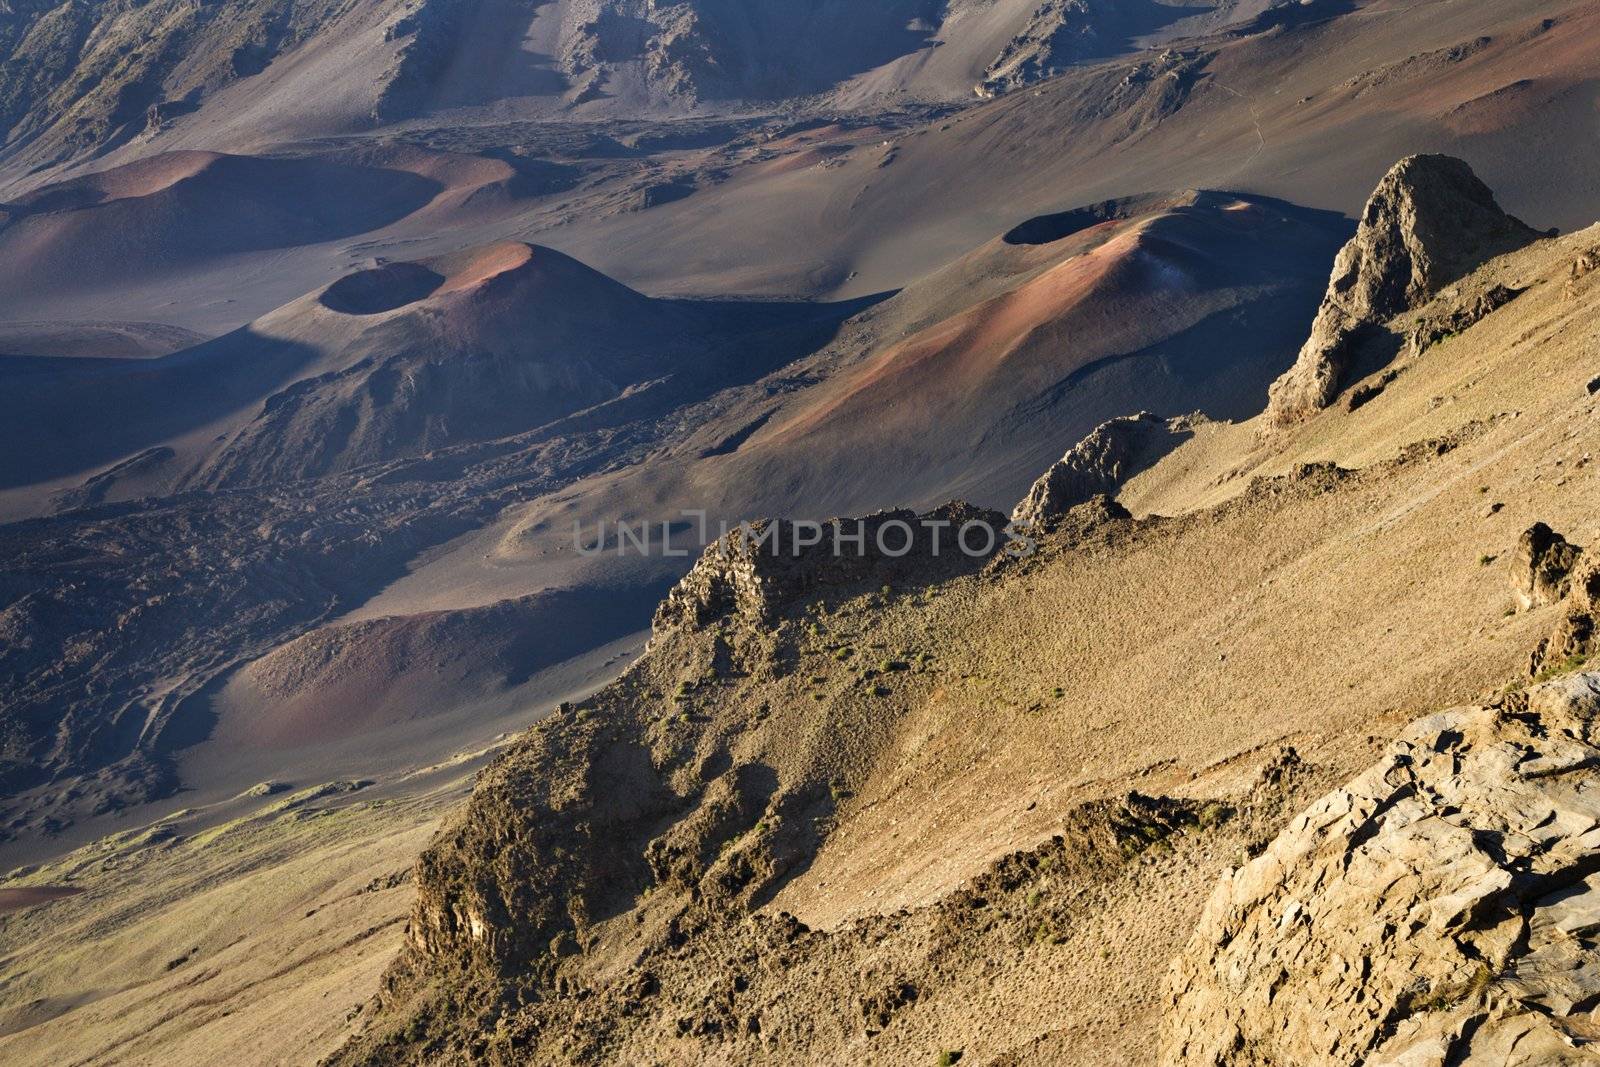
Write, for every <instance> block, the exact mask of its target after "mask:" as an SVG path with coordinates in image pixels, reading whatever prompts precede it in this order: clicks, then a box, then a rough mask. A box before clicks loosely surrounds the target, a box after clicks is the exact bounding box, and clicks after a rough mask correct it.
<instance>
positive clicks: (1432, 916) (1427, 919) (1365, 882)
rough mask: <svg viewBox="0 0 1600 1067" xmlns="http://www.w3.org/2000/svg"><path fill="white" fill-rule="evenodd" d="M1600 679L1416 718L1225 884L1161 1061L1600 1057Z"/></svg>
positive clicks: (1178, 993) (1178, 978)
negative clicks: (1597, 1013) (1593, 1014)
mask: <svg viewBox="0 0 1600 1067" xmlns="http://www.w3.org/2000/svg"><path fill="white" fill-rule="evenodd" d="M1597 717H1600V674H1595V673H1589V674H1581V675H1569V676H1567V677H1565V678H1562V679H1560V680H1557V681H1554V682H1550V683H1547V684H1545V685H1541V686H1537V687H1535V688H1533V689H1532V690H1530V691H1529V692H1528V694H1527V710H1526V711H1516V710H1513V707H1512V706H1510V705H1509V703H1508V706H1507V707H1472V708H1462V709H1457V710H1454V711H1448V712H1443V713H1441V714H1438V715H1433V716H1429V717H1428V718H1425V719H1422V720H1419V721H1418V722H1416V723H1414V724H1413V725H1412V727H1411V728H1410V730H1409V731H1408V732H1407V733H1406V735H1405V736H1404V737H1403V738H1402V739H1401V740H1399V741H1397V742H1395V744H1394V745H1393V746H1392V747H1391V748H1390V749H1389V751H1388V753H1387V754H1386V756H1385V757H1384V759H1383V760H1382V761H1381V762H1379V763H1378V764H1377V765H1376V766H1374V767H1372V768H1370V769H1369V770H1368V771H1367V772H1366V773H1364V774H1362V775H1361V776H1360V777H1358V778H1357V779H1355V781H1353V782H1351V783H1350V784H1349V785H1348V786H1346V787H1345V788H1343V789H1340V790H1338V791H1337V792H1334V793H1332V794H1330V795H1329V796H1327V797H1325V798H1324V799H1322V800H1321V801H1319V802H1318V803H1317V804H1315V805H1313V806H1312V807H1311V809H1310V810H1308V811H1307V812H1305V813H1304V814H1303V815H1301V816H1299V817H1298V818H1297V819H1295V820H1294V821H1293V822H1292V823H1291V824H1290V825H1289V828H1288V829H1287V830H1285V831H1284V832H1283V833H1282V834H1281V835H1280V836H1279V837H1278V839H1277V840H1276V841H1274V842H1273V844H1272V845H1271V846H1270V847H1269V848H1268V849H1267V850H1266V851H1265V852H1264V853H1263V854H1262V855H1260V856H1259V857H1257V858H1256V859H1254V860H1252V861H1250V862H1249V863H1247V864H1246V865H1245V866H1243V867H1242V868H1239V869H1237V870H1234V871H1232V872H1230V873H1229V874H1227V875H1226V876H1225V877H1224V879H1223V881H1222V883H1221V884H1220V885H1219V886H1218V887H1217V890H1216V892H1215V894H1214V895H1213V896H1212V898H1211V901H1210V902H1209V904H1208V905H1207V906H1206V910H1205V913H1204V915H1203V917H1202V919H1201V921H1200V924H1199V927H1198V928H1197V930H1196V931H1195V934H1194V937H1193V939H1192V940H1191V941H1190V943H1189V945H1188V947H1187V949H1186V950H1185V951H1184V952H1183V953H1182V955H1181V956H1180V957H1179V958H1178V960H1177V961H1176V962H1175V963H1174V964H1173V970H1172V974H1171V978H1170V983H1171V984H1170V987H1169V988H1170V996H1171V1002H1170V1004H1169V1008H1168V1015H1167V1019H1166V1023H1165V1026H1164V1028H1163V1035H1162V1062H1163V1063H1168V1064H1175V1065H1176V1064H1183V1065H1184V1067H1197V1065H1211V1064H1216V1065H1220V1064H1250V1065H1268V1064H1282V1065H1285V1067H1288V1065H1291V1064H1292V1065H1295V1067H1310V1065H1316V1064H1349V1063H1366V1064H1404V1065H1406V1067H1433V1065H1443V1064H1446V1063H1450V1064H1468V1065H1477V1064H1481V1065H1484V1067H1487V1065H1490V1064H1493V1065H1495V1067H1500V1065H1503V1064H1553V1063H1596V1062H1600V1050H1597V1049H1596V1047H1595V1046H1594V1045H1592V1044H1590V1042H1591V1041H1592V1039H1593V1038H1594V1036H1595V1031H1594V1029H1593V1023H1592V1020H1591V1019H1590V1016H1589V1011H1590V1009H1591V1008H1592V1006H1593V1005H1594V1003H1595V1002H1596V999H1597V998H1600V956H1597V955H1596V954H1595V949H1596V937H1597V935H1600V725H1597V722H1596V719H1597Z"/></svg>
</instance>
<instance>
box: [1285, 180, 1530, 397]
mask: <svg viewBox="0 0 1600 1067" xmlns="http://www.w3.org/2000/svg"><path fill="white" fill-rule="evenodd" d="M1539 236H1540V235H1539V234H1538V233H1536V232H1535V231H1534V230H1532V229H1530V228H1529V227H1528V226H1526V225H1524V224H1523V223H1522V222H1521V221H1519V220H1517V219H1515V218H1513V217H1511V216H1510V215H1507V214H1506V213H1505V212H1504V211H1502V210H1501V209H1500V205H1499V204H1498V203H1496V202H1495V198H1494V193H1493V192H1491V191H1490V189H1489V187H1488V186H1486V185H1484V184H1483V182H1481V181H1480V180H1478V177H1477V175H1475V174H1474V173H1473V172H1472V168H1471V167H1469V166H1468V165H1467V164H1466V163H1464V162H1462V161H1461V160H1459V159H1455V158H1452V157H1450V156H1437V155H1433V156H1411V157H1409V158H1406V159H1403V160H1401V161H1400V162H1399V163H1397V164H1395V166H1394V168H1393V169H1392V170H1390V171H1389V173H1388V174H1387V175H1385V176H1384V178H1383V180H1382V181H1381V182H1379V183H1378V188H1377V190H1376V191H1375V192H1374V193H1373V194H1372V198H1371V199H1370V200H1368V201H1367V206H1366V209H1365V210H1364V211H1363V212H1362V215H1361V222H1360V225H1359V226H1358V228H1357V230H1356V235H1355V236H1354V237H1353V238H1351V240H1350V242H1349V243H1348V244H1346V245H1345V246H1344V248H1343V249H1342V250H1341V251H1340V252H1339V256H1338V258H1337V259H1336V260H1335V261H1334V266H1333V277H1332V280H1331V281H1330V282H1329V283H1328V292H1327V295H1326V296H1324V297H1323V301H1322V307H1321V308H1320V309H1319V310H1318V312H1317V317H1316V321H1315V322H1314V323H1313V325H1312V328H1311V337H1310V338H1309V339H1308V340H1307V341H1306V343H1305V346H1304V347H1303V348H1301V350H1300V355H1299V358H1298V359H1297V360H1296V361H1295V364H1294V366H1293V367H1292V368H1290V369H1289V371H1288V372H1287V373H1285V374H1284V375H1283V377H1281V378H1279V379H1278V380H1277V381H1276V382H1275V383H1273V386H1272V390H1271V394H1270V402H1269V405H1268V414H1269V416H1270V418H1271V421H1272V422H1273V423H1274V424H1277V425H1286V424H1290V423H1294V422H1297V421H1299V420H1301V419H1304V418H1306V417H1307V416H1309V415H1311V414H1313V413H1314V412H1316V411H1319V410H1321V409H1323V408H1325V407H1327V406H1328V405H1330V404H1331V403H1332V402H1333V400H1334V398H1335V397H1337V396H1338V395H1339V391H1340V390H1341V389H1342V388H1343V387H1344V386H1345V385H1346V384H1347V378H1348V373H1349V371H1350V370H1351V368H1352V367H1353V366H1354V364H1355V362H1356V357H1357V355H1358V353H1359V351H1360V349H1361V348H1362V346H1363V345H1364V343H1365V342H1367V341H1368V340H1369V339H1370V338H1372V337H1373V336H1374V335H1376V334H1378V333H1379V332H1380V331H1381V328H1382V326H1383V325H1384V324H1385V323H1387V322H1388V321H1389V320H1391V319H1393V318H1394V317H1395V316H1397V315H1400V314H1402V313H1403V312H1406V311H1409V310H1412V309H1414V308H1417V307H1420V306H1421V305H1422V304H1423V303H1425V302H1426V301H1427V300H1429V299H1430V298H1431V297H1433V296H1434V295H1436V294H1437V293H1439V292H1440V291H1441V290H1443V289H1444V288H1445V287H1446V286H1448V285H1450V284H1451V283H1452V282H1455V281H1458V280H1459V279H1461V278H1462V277H1465V276H1466V275H1467V274H1469V273H1471V272H1472V271H1473V270H1475V269H1477V268H1478V267H1479V266H1480V265H1482V264H1483V263H1484V262H1486V261H1487V260H1489V259H1491V258H1493V257H1495V256H1497V255H1503V254H1505V253H1507V252H1511V251H1514V250H1515V249H1517V248H1521V247H1522V246H1524V245H1526V244H1528V243H1530V242H1531V241H1533V240H1535V239H1536V238H1538V237H1539ZM1490 310H1492V308H1491V309H1490ZM1480 317H1481V316H1480Z"/></svg>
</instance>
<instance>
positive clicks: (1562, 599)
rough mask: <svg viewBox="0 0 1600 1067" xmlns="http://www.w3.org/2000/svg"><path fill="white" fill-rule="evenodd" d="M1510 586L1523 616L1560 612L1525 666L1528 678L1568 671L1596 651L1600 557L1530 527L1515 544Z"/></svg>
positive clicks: (1545, 529)
mask: <svg viewBox="0 0 1600 1067" xmlns="http://www.w3.org/2000/svg"><path fill="white" fill-rule="evenodd" d="M1511 586H1512V589H1513V590H1515V592H1516V594H1517V599H1518V600H1519V601H1521V603H1522V607H1523V609H1524V610H1527V609H1530V608H1539V607H1548V606H1551V605H1557V606H1559V607H1560V608H1561V612H1560V615H1559V617H1558V619H1557V621H1556V625H1555V628H1554V629H1553V630H1552V631H1551V634H1550V636H1549V637H1547V638H1545V639H1544V640H1543V641H1541V642H1539V646H1538V647H1537V648H1536V649H1534V651H1533V655H1532V656H1531V657H1530V658H1529V660H1528V673H1529V674H1530V675H1532V676H1535V677H1537V676H1540V675H1543V674H1547V673H1550V672H1552V671H1559V670H1563V669H1567V670H1570V669H1572V668H1573V667H1575V666H1577V665H1579V664H1580V663H1581V662H1583V661H1584V660H1586V659H1587V658H1588V657H1589V656H1592V655H1594V653H1595V652H1596V651H1600V641H1597V637H1596V635H1597V633H1600V555H1596V554H1595V553H1594V552H1586V551H1584V550H1583V549H1581V548H1579V547H1578V546H1577V545H1574V544H1572V543H1571V542H1570V541H1568V540H1567V539H1566V538H1564V537H1562V536H1561V535H1560V534H1558V533H1556V532H1555V531H1554V530H1552V529H1550V527H1548V526H1546V525H1545V524H1544V523H1542V522H1536V523H1534V524H1533V525H1532V526H1530V527H1529V528H1528V529H1527V530H1526V531H1525V532H1524V533H1523V535H1522V537H1521V539H1520V540H1519V541H1518V542H1517V552H1516V555H1515V557H1513V560H1512V565H1511Z"/></svg>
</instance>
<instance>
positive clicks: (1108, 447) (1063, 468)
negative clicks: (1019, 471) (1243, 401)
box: [1011, 411, 1188, 530]
mask: <svg viewBox="0 0 1600 1067" xmlns="http://www.w3.org/2000/svg"><path fill="white" fill-rule="evenodd" d="M1187 431H1188V422H1187V421H1186V420H1182V419H1170V420H1169V419H1161V418H1157V417H1156V416H1155V415H1152V414H1150V413H1149V412H1148V411H1141V412H1139V413H1138V414H1137V415H1127V416H1124V417H1122V418H1118V419H1111V420H1109V421H1107V422H1104V423H1101V424H1100V425H1099V426H1097V427H1095V429H1094V431H1093V432H1092V433H1090V434H1089V435H1088V436H1087V437H1085V438H1084V439H1083V440H1082V441H1079V442H1078V443H1077V444H1075V445H1073V446H1072V448H1071V449H1069V450H1068V452H1067V454H1066V455H1064V456H1062V457H1061V458H1060V459H1059V460H1057V461H1056V462H1055V463H1054V464H1053V465H1052V466H1051V467H1050V469H1049V470H1047V471H1045V472H1044V474H1042V475H1041V476H1040V477H1039V480H1038V481H1036V482H1034V483H1033V487H1032V488H1031V489H1029V490H1028V495H1027V496H1026V497H1024V498H1023V500H1022V502H1021V503H1019V504H1018V505H1017V506H1016V509H1015V510H1013V511H1012V513H1011V521H1012V522H1014V523H1016V524H1017V525H1018V526H1019V527H1023V528H1036V529H1041V530H1042V529H1046V528H1048V527H1050V526H1052V525H1054V524H1055V523H1056V522H1057V521H1059V520H1060V519H1061V518H1062V517H1063V516H1065V515H1066V514H1067V512H1069V511H1070V510H1072V509H1073V508H1075V507H1077V506H1078V505H1079V504H1084V503H1087V502H1088V501H1090V500H1091V499H1093V498H1094V497H1096V496H1114V495H1116V493H1117V491H1118V490H1119V489H1120V488H1121V487H1122V483H1123V482H1124V481H1126V480H1127V479H1128V478H1131V477H1133V475H1135V474H1137V473H1139V471H1141V470H1143V469H1144V468H1146V467H1148V466H1150V465H1151V464H1153V463H1154V462H1155V461H1156V460H1158V459H1160V458H1161V457H1162V456H1163V455H1165V454H1166V453H1167V452H1168V451H1170V450H1171V449H1172V448H1174V447H1175V446H1176V445H1177V444H1178V443H1179V442H1180V441H1181V440H1182V439H1183V437H1184V436H1185V435H1186V433H1187Z"/></svg>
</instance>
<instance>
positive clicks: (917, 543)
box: [654, 501, 1011, 634]
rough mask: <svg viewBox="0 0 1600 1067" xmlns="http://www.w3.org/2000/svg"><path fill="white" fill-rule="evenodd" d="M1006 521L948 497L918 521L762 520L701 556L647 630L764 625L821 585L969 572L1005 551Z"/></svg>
mask: <svg viewBox="0 0 1600 1067" xmlns="http://www.w3.org/2000/svg"><path fill="white" fill-rule="evenodd" d="M1005 530H1006V519H1005V516H1003V515H1001V514H1000V513H999V512H994V511H985V510H983V509H981V508H974V507H972V506H971V505H968V504H964V503H961V502H959V501H954V502H951V503H949V504H945V505H943V506H941V507H938V508H935V509H934V510H933V511H930V512H928V513H927V514H926V515H918V514H917V513H916V512H913V511H881V512H879V513H877V514H876V515H869V516H867V517H866V518H864V519H832V520H829V521H828V522H826V523H795V522H790V521H788V520H784V519H780V520H775V521H774V520H765V519H764V520H762V521H760V522H755V523H750V524H747V525H746V526H743V527H740V528H738V529H735V530H733V531H732V532H730V533H728V534H727V535H725V536H724V537H722V538H720V539H719V540H718V541H716V542H714V543H713V544H712V545H711V546H710V547H708V548H707V549H706V551H705V554H704V555H702V556H701V557H700V559H699V561H698V562H696V563H695V565H694V567H693V568H691V569H690V571H689V573H688V574H686V575H685V576H684V577H683V580H682V581H680V582H679V583H678V584H677V585H676V586H675V587H674V588H673V590H672V592H671V593H669V594H668V595H667V598H666V599H665V600H664V601H662V603H661V606H660V607H659V608H657V609H656V615H655V623H654V630H655V632H656V633H657V634H660V633H662V632H664V631H666V630H669V629H675V628H678V627H690V628H694V627H700V626H704V625H706V624H707V623H710V622H714V621H716V620H718V619H722V618H726V617H728V616H735V617H738V618H742V619H744V620H746V621H748V622H752V623H769V622H771V621H772V619H773V617H774V616H775V615H776V614H777V612H778V611H779V610H780V609H781V608H782V607H783V606H784V605H785V604H788V603H791V602H792V601H794V600H797V599H798V598H800V597H801V596H803V595H805V594H807V593H809V592H811V591H813V590H816V589H819V588H823V587H829V586H832V587H842V586H848V585H856V584H864V585H866V586H868V587H871V588H876V587H877V586H880V585H888V586H890V587H891V588H893V587H894V585H896V584H897V583H899V582H902V581H904V580H906V579H908V578H915V579H916V580H917V581H919V582H927V581H931V580H934V579H935V578H938V577H949V576H951V575H954V574H958V573H961V572H962V571H968V570H974V569H976V568H977V567H978V566H981V565H982V564H983V562H984V561H986V560H987V559H989V558H990V557H991V556H993V555H995V554H996V553H997V552H1000V551H1002V550H1005V549H1006V548H1007V546H1008V545H1009V544H1010V543H1011V542H1010V541H1009V539H1008V538H1007V536H1006V532H1005Z"/></svg>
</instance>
